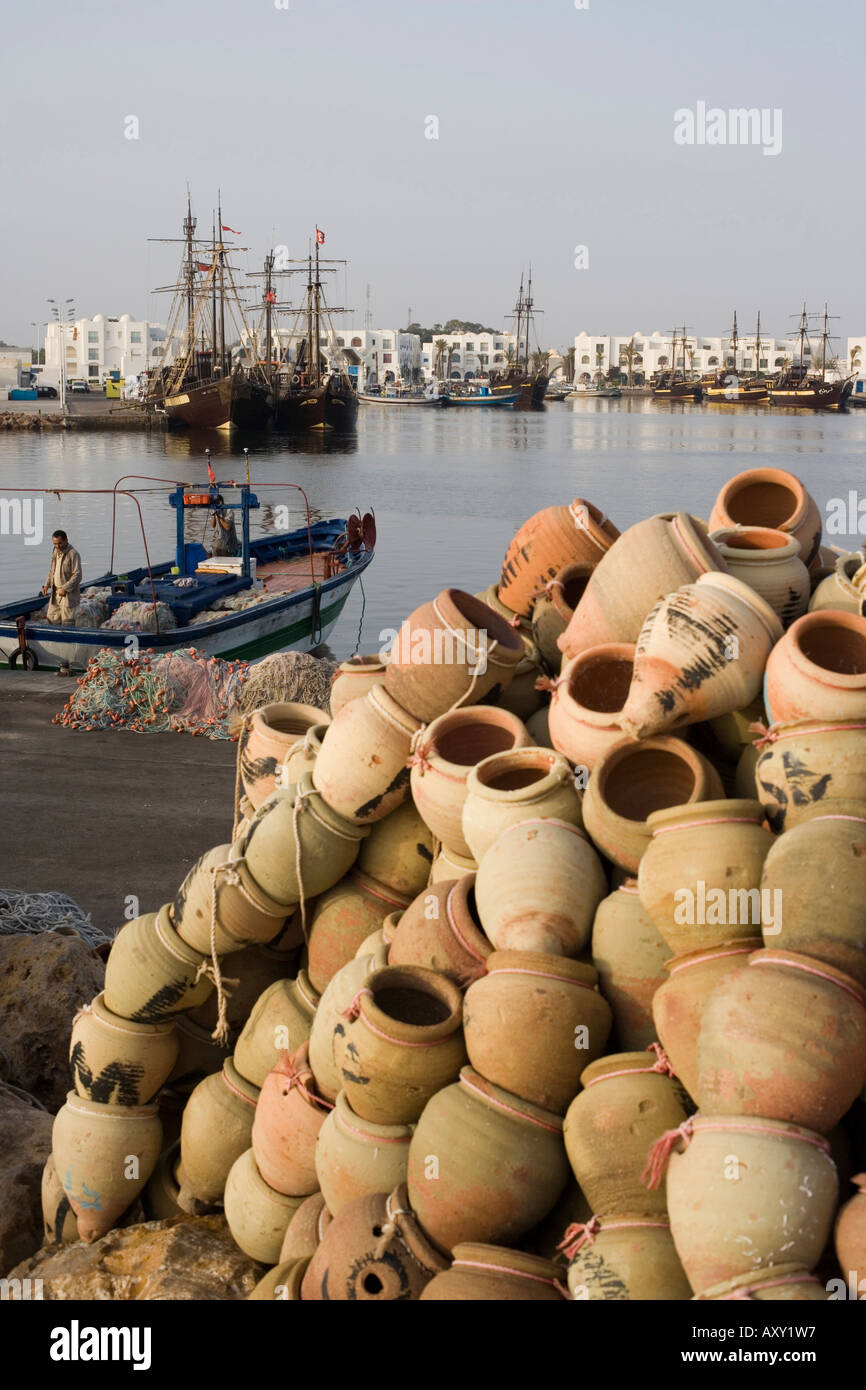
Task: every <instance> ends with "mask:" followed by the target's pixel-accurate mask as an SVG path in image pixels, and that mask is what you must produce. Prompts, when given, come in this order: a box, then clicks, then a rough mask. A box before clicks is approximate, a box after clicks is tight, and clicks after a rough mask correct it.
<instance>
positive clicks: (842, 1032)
mask: <svg viewBox="0 0 866 1390" xmlns="http://www.w3.org/2000/svg"><path fill="white" fill-rule="evenodd" d="M864 1084H866V993H864V990H863V988H862V986H861V985H859V984H858V983H857V981H856V980H853V979H851V977H850V976H849V975H845V974H843V972H842V971H841V970H836V969H834V967H833V966H831V965H826V964H825V963H824V962H823V961H817V960H813V959H812V957H810V956H803V955H798V954H797V953H796V952H794V951H780V950H767V949H764V950H762V951H755V952H754V954H753V955H751V956H749V957H748V964H747V966H746V968H745V969H744V970H737V971H735V972H734V973H733V974H731V975H728V976H727V977H726V978H725V979H724V980H722V982H721V984H719V985H717V986H716V988H715V989H714V990H713V993H712V994H711V995H710V998H709V999H708V1000H707V1004H706V1007H705V1009H704V1014H703V1018H702V1020H701V1031H700V1036H699V1038H698V1099H699V1103H700V1106H701V1110H702V1111H705V1112H706V1113H708V1114H712V1115H761V1116H763V1117H765V1118H767V1119H772V1120H785V1121H789V1122H790V1123H792V1124H797V1125H801V1126H803V1127H804V1128H806V1129H812V1130H816V1131H817V1132H818V1133H819V1134H827V1133H828V1132H829V1131H830V1130H831V1129H832V1128H833V1127H834V1125H837V1124H838V1123H839V1121H840V1120H841V1118H842V1116H843V1115H844V1114H845V1113H846V1111H847V1110H848V1109H850V1107H851V1106H852V1105H853V1103H854V1101H855V1100H856V1099H857V1097H858V1096H859V1094H860V1092H861V1091H862V1090H863V1087H864Z"/></svg>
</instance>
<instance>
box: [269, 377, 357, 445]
mask: <svg viewBox="0 0 866 1390" xmlns="http://www.w3.org/2000/svg"><path fill="white" fill-rule="evenodd" d="M357 416H358V397H357V396H356V395H355V392H354V391H353V389H352V387H351V386H348V385H343V384H335V383H334V381H333V380H330V381H326V382H324V383H323V384H322V385H321V386H289V387H288V388H287V390H286V391H285V393H284V394H283V395H282V396H280V397H279V398H278V400H277V403H276V424H277V428H278V429H282V430H286V431H288V432H289V433H292V434H294V433H298V432H303V431H305V430H335V431H337V432H338V433H341V434H349V433H351V432H352V430H354V428H355V424H356V421H357Z"/></svg>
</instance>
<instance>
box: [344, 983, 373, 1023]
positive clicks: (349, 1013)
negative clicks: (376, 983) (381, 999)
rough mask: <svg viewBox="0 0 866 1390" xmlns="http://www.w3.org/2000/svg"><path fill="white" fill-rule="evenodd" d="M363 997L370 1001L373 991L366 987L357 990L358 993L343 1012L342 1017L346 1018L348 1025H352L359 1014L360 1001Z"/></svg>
mask: <svg viewBox="0 0 866 1390" xmlns="http://www.w3.org/2000/svg"><path fill="white" fill-rule="evenodd" d="M365 995H368V996H369V998H370V999H372V998H373V991H372V990H371V989H367V987H366V985H365V986H364V988H363V989H359V990H358V993H357V994H356V995H355V997H354V999H353V1000H352V1002H351V1004H350V1005H349V1007H348V1009H344V1010H343V1013H342V1017H343V1018H347V1019H348V1020H349V1022H350V1023H354V1022H355V1019H356V1018H357V1017H358V1015H359V1014H360V1012H361V1000H362V999H363V998H364V996H365Z"/></svg>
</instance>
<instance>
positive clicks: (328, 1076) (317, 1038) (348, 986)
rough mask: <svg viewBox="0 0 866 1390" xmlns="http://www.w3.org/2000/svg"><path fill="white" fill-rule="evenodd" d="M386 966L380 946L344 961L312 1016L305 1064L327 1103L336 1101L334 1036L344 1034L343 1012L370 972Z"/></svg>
mask: <svg viewBox="0 0 866 1390" xmlns="http://www.w3.org/2000/svg"><path fill="white" fill-rule="evenodd" d="M387 964H388V947H387V945H385V943H384V942H381V943H379V944H377V945H376V947H375V948H374V949H373V950H367V951H364V952H363V953H362V954H361V955H358V956H355V957H354V959H352V960H350V961H347V963H346V964H345V965H344V966H342V967H341V968H340V969H339V970H338V971H337V973H336V974H335V975H334V976H333V977H332V978H331V979H330V980H329V981H328V984H327V986H326V987H325V990H324V992H323V994H322V997H321V999H320V1000H319V1003H318V1007H317V1008H316V1012H315V1014H314V1016H313V1023H312V1028H311V1030H310V1045H309V1061H310V1066H311V1067H312V1069H313V1076H314V1077H315V1080H316V1089H317V1090H318V1091H319V1093H320V1094H321V1095H323V1096H325V1097H326V1099H327V1100H336V1098H337V1094H338V1092H339V1091H340V1090H341V1089H342V1086H343V1081H342V1077H341V1076H340V1072H339V1069H338V1067H337V1063H336V1060H335V1058H334V1035H335V1032H336V1031H337V1030H339V1031H340V1032H341V1033H342V1032H344V1031H345V1024H346V1020H345V1017H344V1015H345V1012H346V1010H347V1009H348V1008H349V1007H350V1006H351V1003H352V1000H353V999H354V998H355V995H356V994H357V993H358V990H359V989H362V988H363V986H364V984H365V982H366V980H367V977H368V976H369V975H372V973H373V971H374V970H382V969H384V967H385V966H386V965H387Z"/></svg>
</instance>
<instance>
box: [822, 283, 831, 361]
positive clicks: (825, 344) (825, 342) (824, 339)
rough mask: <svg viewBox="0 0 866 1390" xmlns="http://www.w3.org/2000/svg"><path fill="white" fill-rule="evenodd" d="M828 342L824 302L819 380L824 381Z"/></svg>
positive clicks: (825, 305) (825, 304)
mask: <svg viewBox="0 0 866 1390" xmlns="http://www.w3.org/2000/svg"><path fill="white" fill-rule="evenodd" d="M829 342H830V335H829V333H828V332H827V301H826V299H825V300H824V332H823V333H822V334H821V380H822V381H824V380H825V378H826V375H827V348H828V345H829Z"/></svg>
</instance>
